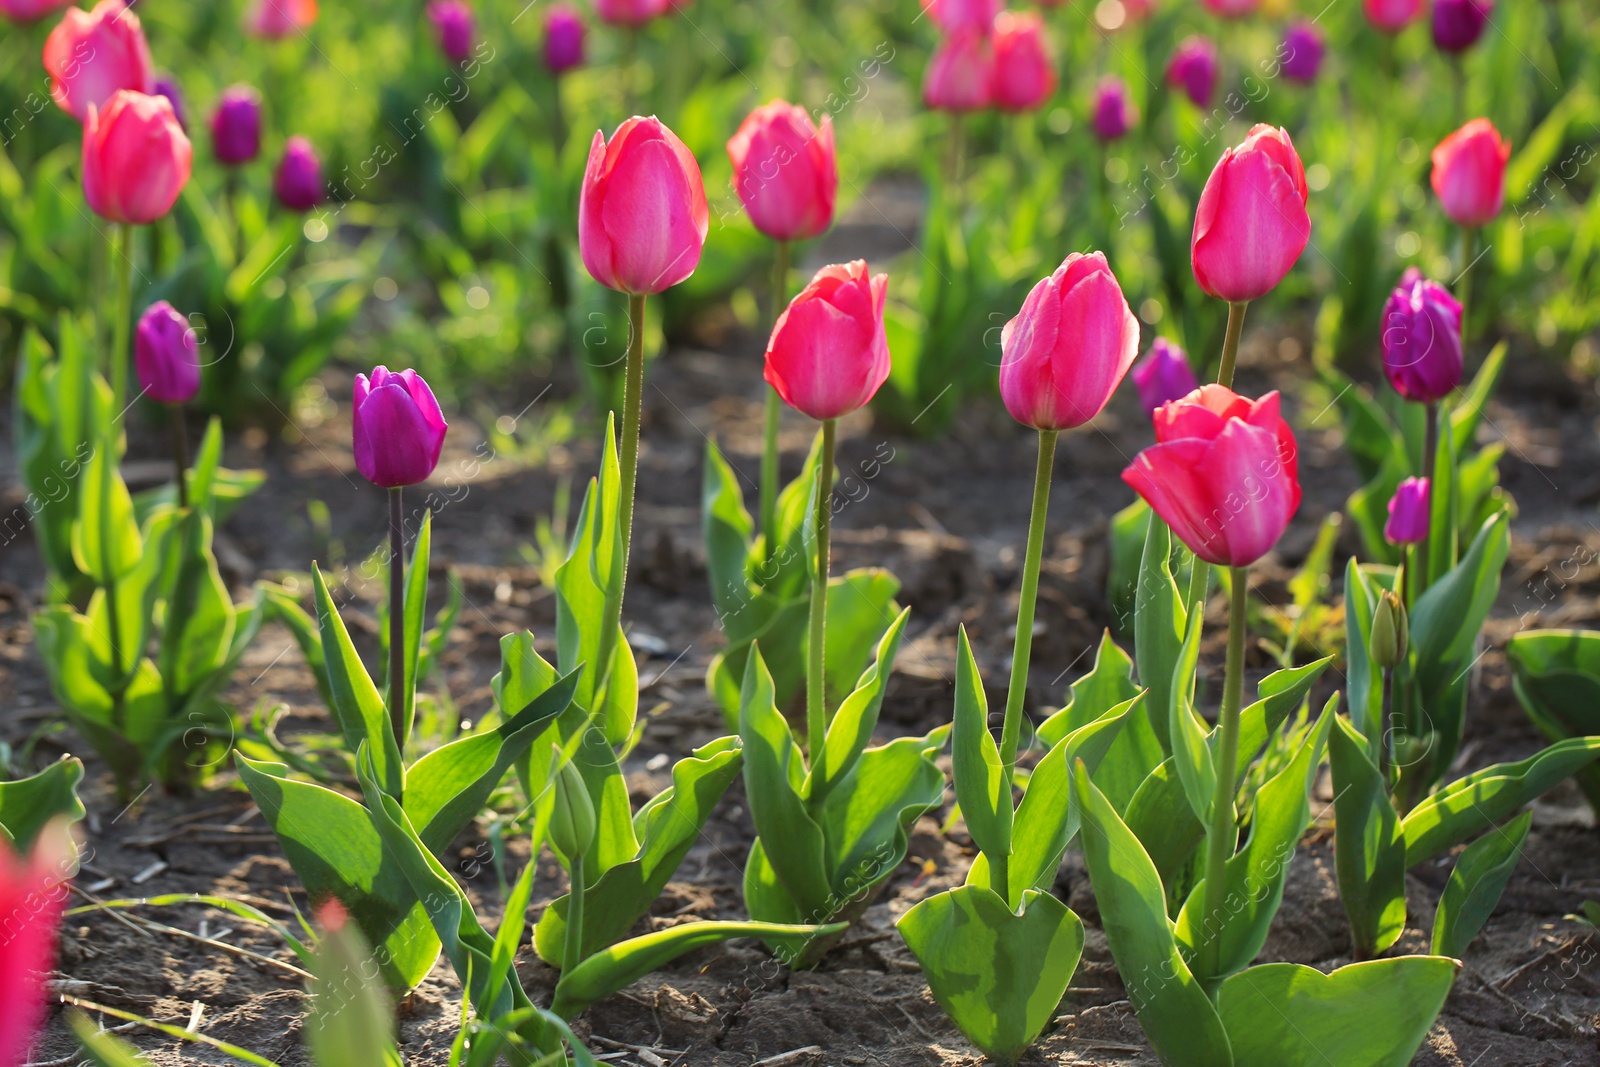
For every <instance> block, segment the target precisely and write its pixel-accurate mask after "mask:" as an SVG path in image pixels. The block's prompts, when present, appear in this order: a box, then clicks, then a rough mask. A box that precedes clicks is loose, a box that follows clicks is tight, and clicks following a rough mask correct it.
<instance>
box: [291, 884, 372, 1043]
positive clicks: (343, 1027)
mask: <svg viewBox="0 0 1600 1067" xmlns="http://www.w3.org/2000/svg"><path fill="white" fill-rule="evenodd" d="M316 915H317V922H318V924H319V925H320V926H321V927H322V930H323V933H322V936H321V937H320V938H318V939H317V947H316V955H315V957H314V958H313V960H312V962H311V973H312V978H311V981H310V982H309V983H308V984H307V985H308V988H307V991H308V992H309V993H310V994H311V1011H310V1013H309V1014H308V1015H307V1017H306V1025H305V1026H304V1028H303V1029H304V1034H305V1040H306V1044H307V1045H308V1046H310V1051H311V1061H312V1062H313V1063H319V1064H327V1065H332V1064H336V1063H341V1064H348V1065H354V1064H378V1063H384V1062H386V1060H385V1058H384V1057H383V1056H382V1055H380V1054H379V1049H380V1048H392V1047H393V1046H394V1030H395V1023H394V1005H393V1004H391V1003H390V1002H389V992H388V990H387V989H386V988H385V987H384V984H383V981H382V979H381V978H380V977H379V975H380V968H379V965H378V962H377V961H376V960H375V959H374V958H373V955H372V948H371V946H370V945H368V944H367V939H366V938H365V937H363V936H362V934H361V931H360V929H359V928H357V926H356V924H355V923H353V922H351V921H350V913H349V912H348V911H346V910H345V907H344V905H343V904H342V903H340V902H339V899H338V898H337V897H329V898H328V899H327V900H325V901H324V902H323V903H322V904H321V905H320V906H319V907H318V908H317V911H316Z"/></svg>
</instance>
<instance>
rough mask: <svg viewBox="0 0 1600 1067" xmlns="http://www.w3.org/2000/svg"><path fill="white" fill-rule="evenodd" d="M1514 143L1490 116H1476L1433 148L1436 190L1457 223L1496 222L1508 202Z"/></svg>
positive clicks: (1468, 224)
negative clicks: (1512, 146) (1507, 190)
mask: <svg viewBox="0 0 1600 1067" xmlns="http://www.w3.org/2000/svg"><path fill="white" fill-rule="evenodd" d="M1510 159H1511V142H1510V141H1507V140H1505V139H1504V138H1502V137H1501V136H1500V131H1499V130H1497V129H1495V128H1494V124H1493V123H1492V122H1490V121H1489V120H1488V119H1473V120H1472V121H1471V122H1469V123H1467V124H1466V125H1465V126H1463V127H1461V128H1460V129H1459V130H1457V131H1456V132H1455V133H1452V134H1451V135H1450V136H1449V137H1446V138H1445V139H1444V140H1442V141H1440V142H1439V145H1438V147H1437V148H1435V149H1434V150H1433V191H1434V193H1436V194H1437V195H1438V197H1439V203H1440V204H1442V205H1444V213H1445V214H1446V215H1449V216H1450V219H1451V221H1453V222H1454V223H1455V224H1456V225H1457V226H1464V227H1467V228H1468V229H1476V228H1478V227H1479V226H1487V225H1488V224H1489V223H1491V222H1493V221H1494V219H1495V216H1496V215H1499V214H1500V209H1501V208H1502V207H1504V206H1505V202H1506V163H1507V162H1509V161H1510Z"/></svg>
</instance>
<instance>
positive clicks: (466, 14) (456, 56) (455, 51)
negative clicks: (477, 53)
mask: <svg viewBox="0 0 1600 1067" xmlns="http://www.w3.org/2000/svg"><path fill="white" fill-rule="evenodd" d="M428 21H429V22H431V23H433V37H434V40H435V41H437V42H438V44H439V51H441V52H443V53H444V55H445V58H446V59H448V60H449V61H450V62H452V63H457V64H460V63H465V62H466V61H467V60H468V59H471V58H472V42H473V38H474V37H475V36H476V34H477V27H478V20H477V18H476V17H475V16H474V15H473V14H472V8H471V7H469V6H468V5H467V4H466V3H464V2H463V0H432V2H431V3H429V4H428Z"/></svg>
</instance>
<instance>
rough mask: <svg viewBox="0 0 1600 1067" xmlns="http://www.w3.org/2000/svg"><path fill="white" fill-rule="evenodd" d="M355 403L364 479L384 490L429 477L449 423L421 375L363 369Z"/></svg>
mask: <svg viewBox="0 0 1600 1067" xmlns="http://www.w3.org/2000/svg"><path fill="white" fill-rule="evenodd" d="M351 406H352V409H353V415H352V419H351V443H352V446H353V448H354V451H355V456H356V469H357V470H359V471H360V472H361V476H362V477H363V478H365V479H366V480H367V481H369V482H371V483H372V484H373V485H377V486H381V487H383V488H385V489H394V488H396V487H398V486H403V485H416V484H418V483H420V482H425V481H427V480H428V476H429V475H431V474H432V473H433V468H434V467H436V466H438V465H439V452H440V451H441V450H442V449H443V448H444V435H445V431H446V430H448V429H449V424H448V423H446V422H445V421H444V414H443V413H442V412H440V410H439V402H438V401H437V400H435V399H434V398H433V390H431V389H429V388H428V383H427V382H425V381H423V380H422V376H421V375H419V374H418V373H417V372H416V371H414V370H404V371H401V372H400V373H399V374H395V373H393V372H392V371H390V370H389V369H388V368H387V367H378V368H376V369H374V370H373V372H372V377H371V378H370V379H369V378H368V377H367V376H366V375H365V374H358V375H356V386H355V397H354V399H353V401H352V405H351Z"/></svg>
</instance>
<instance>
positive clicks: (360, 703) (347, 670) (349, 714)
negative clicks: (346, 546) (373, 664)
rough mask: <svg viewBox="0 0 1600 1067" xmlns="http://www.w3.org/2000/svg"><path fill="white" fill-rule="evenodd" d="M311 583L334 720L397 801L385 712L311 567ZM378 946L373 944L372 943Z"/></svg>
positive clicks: (400, 777)
mask: <svg viewBox="0 0 1600 1067" xmlns="http://www.w3.org/2000/svg"><path fill="white" fill-rule="evenodd" d="M311 581H312V585H313V587H314V588H315V590H316V599H317V625H318V627H319V629H320V630H321V632H322V655H323V662H324V663H325V664H326V665H327V669H328V689H329V692H330V693H331V694H332V696H333V716H334V718H335V719H337V720H338V722H339V730H340V732H341V733H343V734H344V740H345V745H346V746H347V747H348V749H349V750H350V751H351V752H355V751H356V750H357V749H359V748H360V747H361V744H362V742H364V741H366V742H371V745H370V747H371V750H372V753H373V756H372V758H373V762H374V763H375V764H376V766H377V774H378V777H379V779H380V780H381V781H382V782H383V787H384V791H385V792H387V793H388V794H389V795H390V796H399V795H400V793H401V791H402V790H403V789H404V788H405V770H404V768H403V767H402V765H401V762H400V749H399V747H398V745H397V744H396V741H397V739H396V738H395V736H394V728H393V727H392V726H390V724H389V713H388V709H387V708H386V707H385V706H384V703H383V697H382V696H381V695H380V694H379V693H378V687H377V686H376V685H374V684H373V683H372V676H371V675H370V674H368V673H367V668H366V666H365V665H363V664H362V662H361V656H360V655H359V654H358V653H357V652H356V646H355V644H354V643H353V642H352V641H351V640H350V631H348V630H346V629H345V625H344V620H343V619H341V618H340V617H339V611H338V609H337V608H335V607H334V604H333V597H332V596H331V595H329V593H328V583H327V582H325V581H323V578H322V570H321V568H319V567H317V566H316V565H315V564H313V565H312V567H311ZM369 936H370V931H369ZM376 940H377V939H376V938H374V939H373V941H374V943H376Z"/></svg>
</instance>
